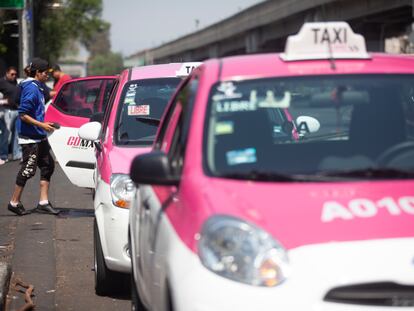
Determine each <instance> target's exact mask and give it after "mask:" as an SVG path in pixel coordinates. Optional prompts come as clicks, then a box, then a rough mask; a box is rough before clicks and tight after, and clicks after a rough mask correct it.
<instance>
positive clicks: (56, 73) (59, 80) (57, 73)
mask: <svg viewBox="0 0 414 311" xmlns="http://www.w3.org/2000/svg"><path fill="white" fill-rule="evenodd" d="M52 77H53V79H55V84H54V86H53V90H52V91H50V96H52V97H53V98H54V97H55V96H56V94H57V92H58V90H59V89H60V87H61V86H62V84H63V83H65V82H66V81H68V80H71V79H72V77H71V76H70V75H68V74H66V73H64V72H63V71H62V70H61V69H60V66H59V65H57V64H56V65H54V66H53V67H52Z"/></svg>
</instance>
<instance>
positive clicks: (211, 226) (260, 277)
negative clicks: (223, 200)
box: [198, 215, 288, 287]
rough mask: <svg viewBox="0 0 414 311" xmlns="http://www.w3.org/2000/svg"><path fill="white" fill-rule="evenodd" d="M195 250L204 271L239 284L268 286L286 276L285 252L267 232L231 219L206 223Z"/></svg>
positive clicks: (216, 219) (275, 283)
mask: <svg viewBox="0 0 414 311" xmlns="http://www.w3.org/2000/svg"><path fill="white" fill-rule="evenodd" d="M198 251H199V256H200V259H201V262H202V263H203V265H204V266H205V267H206V268H207V269H209V270H211V271H213V272H215V273H217V274H218V275H221V276H223V277H225V278H228V279H231V280H234V281H238V282H241V283H245V284H250V285H256V286H267V287H271V286H276V285H279V284H280V283H281V282H283V281H284V280H285V279H286V277H287V274H288V258H287V254H286V251H285V249H284V248H283V247H282V246H281V245H280V244H279V243H278V242H277V241H275V240H274V239H273V238H272V237H271V236H270V235H269V234H268V233H267V232H265V231H263V230H262V229H260V228H258V227H256V226H254V225H252V224H250V223H247V222H244V221H242V220H240V219H237V218H234V217H230V216H224V215H219V216H214V217H212V218H210V219H209V220H207V221H206V223H205V224H204V226H203V229H202V232H201V237H200V240H199V244H198Z"/></svg>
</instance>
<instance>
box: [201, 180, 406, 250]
mask: <svg viewBox="0 0 414 311" xmlns="http://www.w3.org/2000/svg"><path fill="white" fill-rule="evenodd" d="M206 184H208V186H206V187H203V188H204V189H203V191H202V192H203V194H204V195H203V199H204V200H205V202H206V203H207V206H208V209H210V210H209V211H206V212H207V213H206V215H205V218H204V219H203V221H205V220H206V219H207V218H208V216H211V215H214V214H227V215H232V216H235V217H238V218H241V219H244V220H247V221H249V222H252V223H254V224H256V225H257V226H259V227H260V228H262V229H264V230H266V231H267V232H269V233H270V234H271V235H272V236H273V237H275V238H276V239H277V240H278V241H279V242H281V243H282V244H283V245H284V246H285V247H286V248H288V249H291V248H295V247H298V246H302V245H308V244H317V243H327V242H333V241H356V240H369V239H383V238H396V237H414V225H413V222H414V181H412V180H411V181H391V182H390V181H375V182H341V183H338V182H337V183H326V182H321V183H270V182H269V183H267V182H260V183H258V182H249V181H248V182H246V181H230V180H224V179H216V178H213V179H210V180H209V182H208V183H206ZM199 225H201V223H200V224H199Z"/></svg>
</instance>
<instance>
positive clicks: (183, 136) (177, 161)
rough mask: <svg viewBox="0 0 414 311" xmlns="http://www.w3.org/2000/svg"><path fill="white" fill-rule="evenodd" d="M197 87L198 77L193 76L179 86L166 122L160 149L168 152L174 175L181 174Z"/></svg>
mask: <svg viewBox="0 0 414 311" xmlns="http://www.w3.org/2000/svg"><path fill="white" fill-rule="evenodd" d="M197 87H198V78H197V77H193V78H192V79H191V80H190V81H189V83H187V84H186V85H185V86H183V87H182V88H181V90H180V91H179V92H178V93H177V95H176V98H175V101H174V106H173V107H174V109H173V110H172V115H171V118H170V119H169V121H168V125H167V124H166V126H168V129H167V130H166V132H165V135H164V137H163V142H162V146H161V149H162V150H163V151H164V152H166V153H167V154H168V158H169V160H170V164H171V168H172V169H173V173H174V174H176V175H179V174H181V171H182V167H183V162H184V155H185V147H186V144H187V137H188V132H189V128H190V122H191V115H192V111H193V107H194V101H195V97H196V93H197Z"/></svg>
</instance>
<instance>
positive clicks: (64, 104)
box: [53, 79, 115, 118]
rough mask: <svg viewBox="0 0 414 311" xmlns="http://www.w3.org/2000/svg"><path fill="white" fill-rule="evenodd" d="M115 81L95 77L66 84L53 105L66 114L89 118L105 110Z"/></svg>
mask: <svg viewBox="0 0 414 311" xmlns="http://www.w3.org/2000/svg"><path fill="white" fill-rule="evenodd" d="M114 82H115V80H114V79H96V80H95V79H94V80H83V81H75V82H71V83H68V84H65V85H64V86H63V87H62V88H61V90H60V91H59V94H58V96H57V98H56V100H55V101H54V102H53V105H54V106H56V107H57V108H58V109H59V110H61V111H62V112H64V113H66V114H69V115H73V116H78V117H85V118H89V117H90V116H91V115H92V114H94V113H98V112H103V111H104V109H105V105H106V103H107V101H108V97H109V94H110V91H111V89H112V86H113V84H114Z"/></svg>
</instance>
